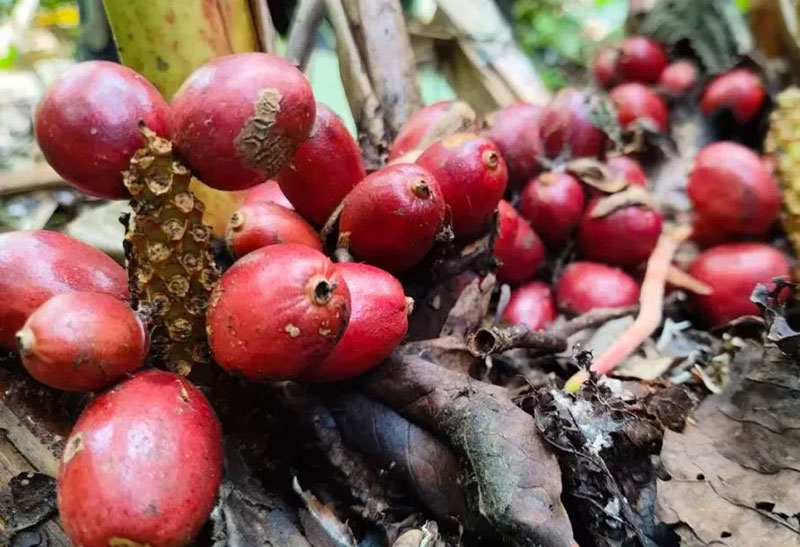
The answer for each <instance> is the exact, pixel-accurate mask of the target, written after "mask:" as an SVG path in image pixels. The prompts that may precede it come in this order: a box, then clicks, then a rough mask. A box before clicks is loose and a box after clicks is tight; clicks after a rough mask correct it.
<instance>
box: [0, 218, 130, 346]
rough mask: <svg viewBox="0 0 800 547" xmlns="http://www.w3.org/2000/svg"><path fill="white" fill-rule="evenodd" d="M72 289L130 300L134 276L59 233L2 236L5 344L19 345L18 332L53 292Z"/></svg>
mask: <svg viewBox="0 0 800 547" xmlns="http://www.w3.org/2000/svg"><path fill="white" fill-rule="evenodd" d="M71 291H89V292H99V293H105V294H110V295H111V296H113V297H114V298H117V299H119V300H127V299H128V275H127V274H126V273H125V270H123V269H122V267H121V266H120V265H119V264H117V263H116V262H114V261H113V260H112V259H111V258H110V257H109V256H107V255H105V254H103V253H102V252H100V251H98V250H97V249H95V248H94V247H90V246H88V245H86V244H85V243H82V242H80V241H78V240H77V239H73V238H71V237H68V236H65V235H63V234H60V233H58V232H49V231H46V230H31V231H20V232H6V233H4V234H0V346H2V347H5V348H9V349H12V348H14V347H16V339H15V337H14V335H15V334H16V332H17V331H18V330H19V329H21V328H22V325H23V324H24V323H25V321H26V320H27V319H28V316H30V314H32V313H33V312H34V310H36V308H38V307H39V306H41V305H42V304H44V303H45V302H46V301H47V300H49V299H50V298H51V297H52V296H54V295H56V294H60V293H65V292H71Z"/></svg>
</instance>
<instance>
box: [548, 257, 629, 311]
mask: <svg viewBox="0 0 800 547" xmlns="http://www.w3.org/2000/svg"><path fill="white" fill-rule="evenodd" d="M638 301H639V285H638V284H637V283H636V281H634V279H633V278H632V277H631V276H629V275H628V274H626V273H625V272H623V271H622V270H619V269H617V268H614V267H612V266H607V265H605V264H599V263H597V262H573V263H571V264H569V265H568V266H567V267H566V268H564V271H563V273H562V274H561V277H560V278H559V279H558V283H556V303H557V304H558V307H559V309H561V310H564V311H565V312H567V313H570V314H582V313H586V312H588V311H591V310H594V309H598V308H623V307H626V306H633V305H634V304H636V303H637V302H638Z"/></svg>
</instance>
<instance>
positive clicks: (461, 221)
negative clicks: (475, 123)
mask: <svg viewBox="0 0 800 547" xmlns="http://www.w3.org/2000/svg"><path fill="white" fill-rule="evenodd" d="M417 163H418V164H419V165H421V166H422V167H424V168H425V169H427V170H428V171H430V172H431V173H432V174H433V176H434V178H436V180H437V181H438V182H439V186H440V188H441V189H442V195H443V196H444V201H445V203H446V204H447V205H448V207H450V213H451V214H452V222H453V233H454V234H455V235H456V237H457V238H461V237H470V236H474V235H477V234H479V233H480V232H481V231H482V230H483V229H484V228H485V227H486V226H487V225H488V223H489V220H490V219H491V218H492V214H493V213H494V211H495V209H497V204H498V202H499V201H500V200H501V199H502V197H503V193H504V192H505V191H506V184H507V183H508V170H507V169H506V163H505V161H503V157H502V155H501V154H500V150H499V149H498V148H497V145H495V144H494V143H493V142H492V141H490V140H489V139H487V138H486V137H478V136H476V135H472V134H470V133H457V134H455V135H451V136H449V137H446V138H444V139H442V140H440V141H438V142H435V143H433V144H432V145H431V146H430V147H429V148H428V149H427V150H425V152H423V153H422V155H421V156H420V157H419V158H418V159H417Z"/></svg>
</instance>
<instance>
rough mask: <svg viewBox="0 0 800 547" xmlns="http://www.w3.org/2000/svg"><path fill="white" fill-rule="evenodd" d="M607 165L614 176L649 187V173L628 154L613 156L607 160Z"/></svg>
mask: <svg viewBox="0 0 800 547" xmlns="http://www.w3.org/2000/svg"><path fill="white" fill-rule="evenodd" d="M606 165H607V166H608V169H609V170H610V171H611V175H612V176H613V177H614V178H617V179H622V180H624V181H626V182H627V183H628V184H633V185H635V186H641V187H642V188H646V187H647V175H645V173H644V170H643V169H642V166H641V165H639V164H638V163H637V162H636V161H635V160H632V159H630V158H629V157H627V156H612V157H610V158H608V160H606Z"/></svg>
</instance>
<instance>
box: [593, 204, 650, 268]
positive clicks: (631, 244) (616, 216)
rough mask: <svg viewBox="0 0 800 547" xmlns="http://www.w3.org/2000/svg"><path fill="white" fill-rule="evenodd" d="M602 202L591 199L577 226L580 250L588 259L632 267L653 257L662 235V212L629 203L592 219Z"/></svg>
mask: <svg viewBox="0 0 800 547" xmlns="http://www.w3.org/2000/svg"><path fill="white" fill-rule="evenodd" d="M599 203H600V199H598V198H595V199H593V200H591V201H590V202H589V205H588V206H587V207H586V212H585V213H584V215H583V219H582V220H581V225H580V228H579V229H578V249H579V251H580V253H581V256H582V257H584V258H587V259H589V260H595V261H598V262H605V263H607V264H613V265H615V266H623V267H633V266H637V265H639V264H641V263H642V262H644V261H645V260H647V259H648V258H649V257H650V254H651V253H652V252H653V249H654V248H655V246H656V243H657V242H658V236H659V235H661V214H660V213H658V212H656V211H654V210H652V209H650V208H648V207H645V206H641V205H628V206H626V207H622V208H620V209H617V210H616V211H614V212H613V213H611V214H608V215H605V216H602V217H599V218H593V217H592V214H593V211H594V210H595V208H596V207H597V206H598V204H599Z"/></svg>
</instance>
